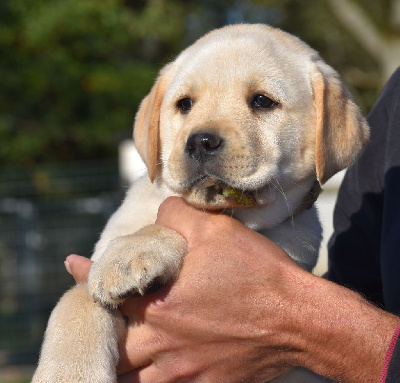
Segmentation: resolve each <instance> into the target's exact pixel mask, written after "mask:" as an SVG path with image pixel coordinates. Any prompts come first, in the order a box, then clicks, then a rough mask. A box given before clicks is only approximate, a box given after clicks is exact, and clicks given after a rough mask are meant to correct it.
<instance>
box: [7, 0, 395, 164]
mask: <svg viewBox="0 0 400 383" xmlns="http://www.w3.org/2000/svg"><path fill="white" fill-rule="evenodd" d="M343 3H344V8H343ZM338 4H339V6H338ZM346 5H347V6H348V5H350V6H352V7H353V10H354V8H355V13H356V14H358V18H359V19H360V20H361V21H363V22H364V24H361V27H360V28H361V31H360V33H357V31H356V32H355V31H354V28H353V30H352V28H351V26H352V23H353V24H354V25H355V24H356V23H355V22H354V19H353V21H350V22H348V21H347V24H346V20H345V19H346V15H349V14H350V13H351V12H350V11H348V9H347V10H346V8H345V7H346ZM340 7H341V9H339V8H340ZM340 11H342V15H341V14H340ZM399 14H400V6H399V1H398V0H381V1H376V2H371V1H363V0H340V1H339V0H338V1H336V0H317V1H315V0H253V1H239V0H232V1H223V2H218V1H213V0H203V1H200V0H198V1H185V0H168V1H167V0H102V1H97V0H79V1H78V0H63V1H48V0H35V1H32V0H31V1H29V0H3V1H2V2H1V3H0V55H1V60H0V73H1V81H0V143H1V144H0V164H1V165H5V164H19V165H23V166H24V167H28V168H31V167H35V166H38V164H40V163H41V162H49V161H51V162H54V161H63V160H81V159H96V158H104V157H115V156H116V153H117V144H118V142H119V141H120V140H121V138H123V137H126V136H129V135H130V129H131V126H132V122H133V118H134V114H135V110H136V109H137V106H138V103H139V102H140V100H141V98H142V97H143V96H144V95H145V94H146V92H147V91H148V90H149V88H150V86H151V83H152V81H153V80H154V77H155V76H156V73H157V71H158V69H159V68H160V67H161V66H162V65H163V64H165V63H166V62H168V61H169V60H170V59H172V58H173V56H174V55H176V54H177V53H178V52H179V51H180V50H181V49H182V48H184V47H185V46H186V45H188V44H190V43H191V42H193V41H194V40H195V39H196V38H197V37H199V36H200V35H201V34H203V33H205V32H206V31H208V30H210V29H212V28H214V27H218V26H221V25H223V24H227V23H235V22H265V23H270V24H272V25H274V26H277V27H280V28H282V29H285V30H287V31H288V32H291V33H294V34H296V35H298V36H299V37H301V38H302V39H304V40H305V41H307V42H308V43H309V44H310V45H311V46H313V47H314V48H316V49H317V50H319V51H320V52H321V55H322V56H323V57H324V58H325V60H326V61H328V62H329V63H330V64H331V65H332V66H334V67H335V68H336V69H337V70H338V71H339V72H340V73H341V75H342V77H343V78H344V80H345V82H346V84H347V86H348V87H349V88H350V90H351V91H352V93H353V94H354V95H355V97H356V100H357V101H358V102H359V104H360V105H361V107H362V109H363V111H364V112H368V110H369V108H370V107H371V105H372V104H373V102H374V100H375V98H376V96H377V94H378V91H379V89H380V87H381V86H382V84H383V82H384V81H385V80H386V79H387V76H388V73H389V72H390V71H391V70H392V69H393V68H394V65H397V62H396V58H395V59H392V62H394V64H393V63H392V64H390V65H386V64H387V63H388V61H390V58H389V57H388V56H389V53H393V51H396V50H395V49H394V47H395V46H396V45H394V44H393V42H396V43H397V44H399V41H400V38H399V24H400V16H399ZM343 15H345V16H344V17H343ZM367 29H368V33H369V34H367V33H366V31H367ZM371 30H372V34H371ZM364 34H365V35H367V36H366V37H367V40H368V39H369V40H374V39H373V38H370V36H371V35H372V36H373V35H374V34H375V37H376V39H375V40H376V41H375V43H376V45H378V46H379V42H380V43H381V44H380V45H381V46H382V47H387V49H386V51H384V50H381V51H379V49H378V51H376V52H374V51H373V48H371V47H369V46H368V43H367V44H365V42H362V40H360V35H361V36H362V35H364ZM370 45H371V44H370ZM399 51H400V49H399ZM382 52H387V55H386V56H387V57H386V56H385V57H384V54H383V53H382ZM392 56H393V54H392ZM387 67H388V68H389V69H387Z"/></svg>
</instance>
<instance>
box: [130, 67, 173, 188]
mask: <svg viewBox="0 0 400 383" xmlns="http://www.w3.org/2000/svg"><path fill="white" fill-rule="evenodd" d="M169 67H170V65H167V66H166V67H164V68H163V69H162V70H161V72H160V74H159V76H158V78H157V80H156V82H155V84H154V85H153V87H152V88H151V91H150V93H149V94H148V95H147V96H146V97H145V98H144V99H143V101H142V102H141V104H140V107H139V110H138V112H137V113H136V117H135V124H134V128H133V138H134V141H135V145H136V148H137V150H138V152H139V154H140V156H141V157H142V160H143V162H144V163H145V164H146V166H147V171H148V173H149V177H150V180H151V182H153V181H154V179H155V177H156V174H157V164H158V162H159V160H160V109H161V104H162V101H163V99H164V94H165V91H166V89H167V87H168V84H169V76H167V74H166V73H167V71H168V68H169Z"/></svg>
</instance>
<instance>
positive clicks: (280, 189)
mask: <svg viewBox="0 0 400 383" xmlns="http://www.w3.org/2000/svg"><path fill="white" fill-rule="evenodd" d="M275 182H276V183H277V185H275V184H274V183H273V182H272V181H271V185H272V186H275V188H276V189H277V190H278V191H279V192H280V193H281V194H282V196H283V198H284V199H285V203H286V207H287V210H288V213H289V217H290V219H291V223H292V227H293V228H294V219H293V218H294V217H293V209H291V207H290V204H289V201H288V199H287V197H286V194H285V191H284V190H283V188H282V186H281V184H280V183H279V181H278V180H277V179H276V178H275Z"/></svg>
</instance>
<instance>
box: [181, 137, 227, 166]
mask: <svg viewBox="0 0 400 383" xmlns="http://www.w3.org/2000/svg"><path fill="white" fill-rule="evenodd" d="M223 142H224V141H223V139H222V138H221V137H220V136H218V135H216V134H213V133H194V134H192V135H191V136H189V138H188V140H187V141H186V148H185V150H186V153H187V155H188V156H189V157H190V158H191V159H192V160H194V161H197V162H201V163H204V162H207V161H208V160H210V159H211V158H212V157H213V156H214V155H215V154H217V153H218V152H219V151H220V150H221V149H222V147H223Z"/></svg>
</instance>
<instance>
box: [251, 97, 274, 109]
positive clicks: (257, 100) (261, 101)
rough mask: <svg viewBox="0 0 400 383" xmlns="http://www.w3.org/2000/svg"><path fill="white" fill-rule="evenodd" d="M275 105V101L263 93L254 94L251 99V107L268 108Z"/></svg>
mask: <svg viewBox="0 0 400 383" xmlns="http://www.w3.org/2000/svg"><path fill="white" fill-rule="evenodd" d="M275 105H277V103H276V102H275V101H273V100H271V99H270V98H269V97H267V96H264V95H263V94H257V95H255V96H254V98H253V100H252V101H251V106H252V107H253V108H264V109H269V108H272V107H273V106H275Z"/></svg>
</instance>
